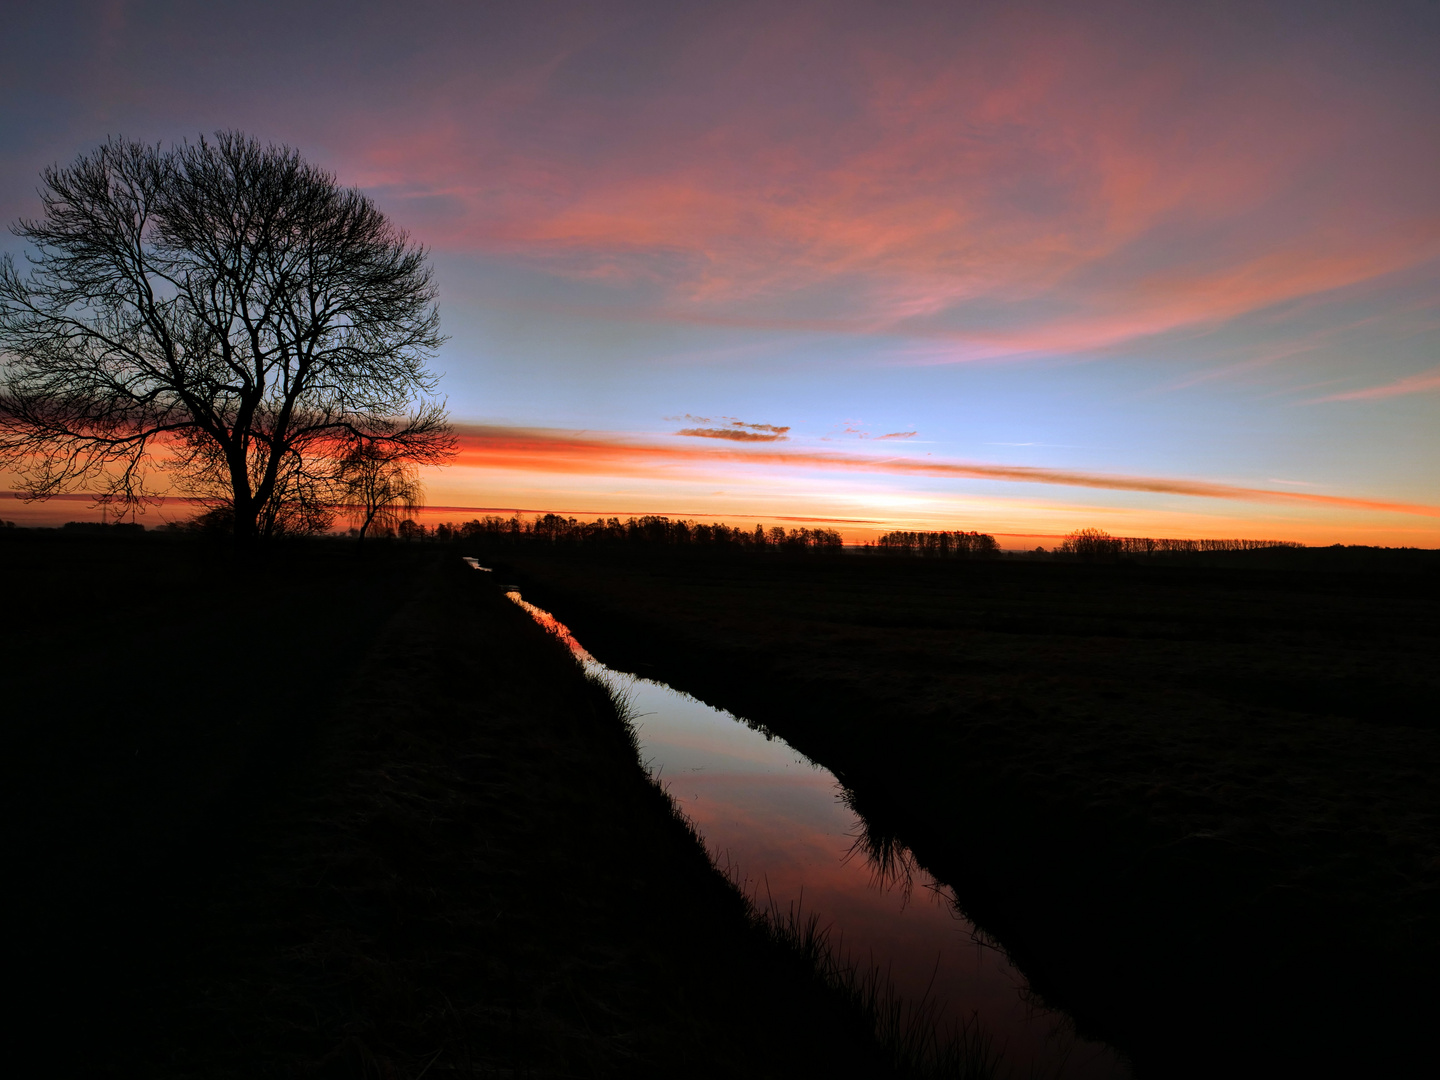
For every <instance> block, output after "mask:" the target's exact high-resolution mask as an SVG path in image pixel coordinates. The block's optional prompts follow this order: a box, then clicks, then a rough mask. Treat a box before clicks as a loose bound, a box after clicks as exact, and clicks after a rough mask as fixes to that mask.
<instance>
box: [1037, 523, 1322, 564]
mask: <svg viewBox="0 0 1440 1080" xmlns="http://www.w3.org/2000/svg"><path fill="white" fill-rule="evenodd" d="M1303 546H1304V545H1303V544H1297V543H1293V542H1291V541H1288V540H1166V539H1160V540H1155V539H1152V538H1151V537H1148V536H1111V535H1110V534H1109V533H1107V532H1106V531H1105V530H1103V529H1078V530H1076V531H1075V532H1072V533H1071V534H1070V535H1069V536H1067V537H1065V539H1064V540H1063V541H1061V542H1060V543H1059V544H1057V545H1056V547H1055V553H1056V554H1057V555H1073V556H1076V557H1078V558H1081V559H1115V558H1119V557H1120V556H1122V555H1167V554H1188V555H1194V554H1199V553H1201V552H1213V551H1259V550H1262V549H1265V548H1298V547H1303Z"/></svg>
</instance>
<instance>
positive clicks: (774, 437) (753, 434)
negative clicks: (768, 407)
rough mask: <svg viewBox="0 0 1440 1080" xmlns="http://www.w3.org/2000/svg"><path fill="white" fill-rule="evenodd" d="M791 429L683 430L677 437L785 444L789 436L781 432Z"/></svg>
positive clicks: (751, 425)
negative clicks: (686, 436) (689, 436)
mask: <svg viewBox="0 0 1440 1080" xmlns="http://www.w3.org/2000/svg"><path fill="white" fill-rule="evenodd" d="M747 426H748V427H768V425H761V424H750V425H747ZM789 430H790V429H789V428H773V429H771V430H770V431H747V430H745V429H744V428H733V427H719V428H681V429H680V430H679V431H677V432H676V433H675V434H676V435H691V436H694V437H695V438H697V439H732V440H734V441H735V442H785V441H786V439H787V436H785V435H783V434H781V432H786V431H789Z"/></svg>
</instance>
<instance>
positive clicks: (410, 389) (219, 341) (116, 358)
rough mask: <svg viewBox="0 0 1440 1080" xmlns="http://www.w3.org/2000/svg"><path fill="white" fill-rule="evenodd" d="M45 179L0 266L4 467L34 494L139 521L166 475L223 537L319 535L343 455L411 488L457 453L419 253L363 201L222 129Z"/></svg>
mask: <svg viewBox="0 0 1440 1080" xmlns="http://www.w3.org/2000/svg"><path fill="white" fill-rule="evenodd" d="M42 180H43V188H42V191H41V199H42V201H43V206H44V216H43V217H42V218H41V219H40V220H36V221H21V222H20V223H19V224H18V225H17V226H16V227H15V229H14V232H15V234H16V235H17V236H20V237H21V238H23V239H25V240H27V241H29V242H30V243H31V245H33V252H32V254H31V255H30V263H31V267H30V270H29V272H28V273H26V274H24V275H22V274H21V273H20V272H18V271H17V270H16V268H15V266H14V264H13V261H12V260H11V259H10V258H9V257H8V256H7V257H6V258H5V260H4V263H3V265H0V361H3V368H0V463H3V464H5V465H8V466H9V467H11V468H15V469H17V470H18V471H20V472H22V473H23V474H24V475H25V490H26V492H27V493H28V495H29V496H30V497H31V498H46V497H48V496H50V495H54V494H57V493H59V492H62V491H66V490H72V489H74V488H76V487H80V486H82V485H85V484H90V485H94V486H98V487H99V489H100V490H99V492H98V496H97V497H98V499H99V500H100V501H101V502H106V503H119V504H121V505H122V506H128V507H130V508H132V509H133V508H135V507H137V506H139V505H142V504H143V503H145V502H146V501H147V500H148V499H150V498H152V497H153V496H154V495H155V494H157V492H156V491H155V490H154V489H152V488H151V487H148V486H147V478H148V476H149V474H150V473H151V472H152V471H153V470H155V469H157V468H158V469H160V470H162V471H164V472H166V473H167V474H168V475H169V476H170V478H171V479H170V484H169V487H170V488H171V489H172V490H178V491H180V492H181V493H184V494H188V495H191V496H199V497H200V498H202V499H204V500H206V501H207V502H209V503H210V505H211V506H212V507H213V508H214V509H215V511H216V512H218V513H221V514H223V515H226V516H229V517H231V518H232V519H233V528H234V532H235V535H236V536H237V537H241V538H246V537H252V536H256V535H272V534H275V533H278V532H287V531H302V532H303V531H313V530H316V529H320V528H325V527H327V526H328V525H329V524H330V522H331V521H332V520H333V516H334V505H335V503H336V502H337V499H339V498H340V497H341V496H343V494H344V492H345V491H346V490H347V489H348V485H349V484H350V483H351V482H352V478H351V477H350V476H349V474H348V471H347V470H350V469H352V468H353V465H354V462H355V461H356V460H357V452H358V451H357V448H361V447H368V448H369V450H368V451H366V453H369V454H373V455H378V457H379V458H381V459H383V460H384V461H386V462H388V463H390V464H391V465H394V466H396V467H400V468H401V469H402V471H403V469H404V468H405V467H409V468H411V469H412V474H413V467H414V466H417V465H421V464H434V463H439V462H441V461H443V460H445V459H446V458H448V457H449V456H450V455H452V454H453V453H454V439H453V436H452V435H451V432H450V428H449V425H448V423H447V421H446V416H445V410H444V406H443V402H441V401H438V400H436V399H435V397H434V394H435V392H436V376H435V375H434V374H432V373H431V372H430V371H429V370H427V368H426V366H425V365H426V362H427V361H428V360H429V358H430V357H431V356H433V354H434V352H435V350H436V348H438V346H439V345H440V343H441V342H442V340H443V339H442V338H441V336H440V334H439V315H438V312H437V310H436V307H435V286H434V283H433V280H432V277H431V273H430V270H429V268H428V266H427V265H426V261H425V252H424V250H423V249H422V248H421V247H419V246H418V245H415V244H412V243H411V242H410V241H409V239H408V238H407V237H406V235H405V234H404V233H402V232H401V231H399V230H398V229H396V228H395V227H394V226H393V225H391V224H390V222H389V221H387V220H386V218H385V216H384V215H383V214H381V213H380V211H379V210H378V209H376V207H375V205H374V204H373V203H372V202H371V201H370V200H369V199H368V198H366V197H365V196H364V195H363V194H361V193H360V192H359V191H356V190H354V189H346V188H341V187H340V186H339V185H338V184H337V182H336V180H335V178H334V177H333V176H331V175H330V174H329V173H326V172H324V171H323V170H321V169H318V168H316V167H315V166H313V165H309V164H307V163H306V162H305V161H303V160H302V159H301V157H300V155H299V153H298V152H296V151H294V150H292V149H290V148H288V147H275V146H263V147H262V146H261V145H260V144H259V143H258V142H257V141H255V140H254V139H251V138H248V137H246V136H244V135H242V134H239V133H235V132H221V133H218V134H217V135H216V136H215V138H214V139H213V140H209V139H204V138H202V139H201V140H200V141H199V142H198V143H193V144H192V143H183V144H180V145H178V146H174V147H171V148H169V149H164V148H162V147H160V146H147V145H142V144H140V143H134V142H128V141H126V140H123V139H112V140H111V141H109V142H107V143H106V144H105V145H104V146H101V147H100V148H99V149H97V150H95V151H93V152H92V153H89V154H84V155H81V156H80V157H79V158H78V159H77V160H76V162H75V163H74V164H73V165H71V166H69V167H68V168H60V167H58V166H56V167H52V168H49V169H47V170H46V171H45V172H44V174H43V177H42ZM360 456H361V457H363V456H364V455H363V454H361V455H360Z"/></svg>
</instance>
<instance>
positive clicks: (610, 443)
mask: <svg viewBox="0 0 1440 1080" xmlns="http://www.w3.org/2000/svg"><path fill="white" fill-rule="evenodd" d="M455 464H457V465H468V466H472V467H481V468H501V469H509V470H522V471H531V472H540V473H563V474H575V475H616V474H625V475H655V474H656V473H657V472H658V471H660V470H663V469H664V468H665V467H666V466H667V465H678V466H687V465H691V466H695V465H700V466H703V465H736V464H743V465H751V466H755V467H757V468H788V469H824V470H847V471H852V472H867V473H883V474H889V475H896V476H938V477H951V478H954V479H970V480H996V481H1004V482H1010V483H1023V484H1051V485H1056V486H1061V487H1084V488H1100V489H1104V490H1109V491H1141V492H1152V493H1155V494H1164V495H1184V496H1190V497H1194V498H1204V499H1235V500H1242V501H1246V502H1269V503H1291V504H1293V503H1305V504H1311V505H1316V506H1329V507H1335V508H1345V509H1352V510H1376V511H1384V512H1387V513H1397V514H1419V515H1423V516H1426V517H1440V506H1429V505H1425V504H1422V503H1402V502H1391V501H1387V500H1381V499H1364V498H1354V497H1349V496H1342V495H1320V494H1314V493H1310V492H1297V491H1273V490H1270V489H1268V488H1253V487H1243V486H1239V485H1235V484H1221V483H1213V482H1210V481H1205V480H1186V479H1177V478H1170V477H1153V476H1116V475H1112V474H1107V473H1090V472H1081V471H1077V470H1069V469H1047V468H1036V467H1032V466H1024V465H986V464H976V463H967V462H955V461H925V460H920V459H915V458H899V457H884V458H881V457H869V456H866V455H862V454H847V453H843V452H836V451H808V450H791V451H781V450H739V449H738V448H737V449H728V448H722V447H713V448H712V447H709V446H705V447H701V446H697V445H680V446H672V445H663V444H659V443H649V442H640V441H632V440H626V439H621V438H613V437H607V436H603V435H590V434H586V433H570V432H560V431H548V430H537V429H532V428H502V427H466V428H462V429H461V432H460V455H459V457H458V458H457V459H456V461H455Z"/></svg>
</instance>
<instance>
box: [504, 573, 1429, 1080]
mask: <svg viewBox="0 0 1440 1080" xmlns="http://www.w3.org/2000/svg"><path fill="white" fill-rule="evenodd" d="M478 553H479V554H482V555H484V557H486V558H487V560H490V561H493V562H495V563H496V565H497V566H499V567H501V568H502V571H503V573H504V574H505V575H506V576H507V577H508V578H509V579H511V580H514V581H517V582H518V583H520V584H521V585H522V586H523V587H524V589H525V592H526V595H527V597H528V598H529V599H531V600H533V601H534V602H536V603H538V604H541V605H542V606H544V607H547V608H549V609H550V610H552V611H553V612H554V613H555V614H556V615H557V616H558V617H559V618H560V619H561V620H563V621H564V622H565V623H567V624H568V625H569V626H570V627H571V628H572V630H574V632H575V633H576V635H577V636H578V637H579V638H580V640H581V641H582V642H583V643H584V644H585V645H586V646H587V647H588V648H589V649H590V650H591V651H592V652H594V653H595V654H596V655H597V656H598V657H599V658H600V659H601V660H603V661H604V662H606V663H607V664H610V665H611V666H614V667H618V668H621V669H625V670H631V671H636V672H639V673H641V674H644V675H647V676H651V677H654V678H659V679H663V680H665V681H668V682H669V683H671V684H672V685H674V686H676V687H678V688H681V689H685V690H688V691H690V692H692V693H694V694H696V695H697V696H699V697H702V698H703V699H704V700H706V701H708V702H710V703H712V704H716V705H720V706H723V707H726V708H729V709H731V710H732V711H734V712H736V713H738V714H740V715H743V716H745V717H747V718H749V719H751V720H753V721H756V722H759V723H762V724H764V725H767V726H768V727H770V728H771V729H773V730H774V731H776V732H777V733H779V734H781V735H783V736H784V737H785V738H786V739H787V740H789V741H791V742H792V743H793V744H794V745H796V746H797V747H798V748H800V749H802V750H804V751H805V752H806V753H808V754H809V755H810V756H812V757H813V758H815V759H817V760H818V761H820V762H822V763H823V764H825V765H827V766H828V767H830V768H831V769H832V770H834V771H835V772H836V773H837V774H838V775H839V776H841V778H842V779H843V780H844V781H845V782H846V783H847V784H848V785H849V786H850V787H851V788H852V789H853V791H854V792H855V795H856V800H857V804H858V806H859V807H860V808H861V809H862V810H863V811H865V812H866V814H867V816H868V817H869V818H870V820H871V822H872V825H875V826H877V827H878V828H880V829H883V830H889V831H891V832H893V833H894V834H895V835H897V836H898V837H899V838H900V839H901V840H903V841H904V842H906V843H907V844H909V845H910V846H911V847H912V848H913V850H914V852H915V853H916V855H917V856H918V858H919V860H920V862H921V863H922V864H924V865H925V866H926V867H927V868H929V869H930V870H932V871H933V872H934V873H935V874H936V876H937V877H938V878H940V879H941V880H942V881H946V882H948V883H950V884H952V885H953V886H954V887H955V889H956V890H957V892H958V895H959V897H960V898H961V901H962V903H963V905H964V906H965V908H966V910H967V913H968V914H969V915H970V916H971V917H972V918H974V919H975V921H977V922H978V923H979V924H980V925H982V926H983V927H985V928H986V929H988V930H989V931H991V932H993V933H994V934H995V935H996V936H997V937H998V938H999V939H1000V941H1001V942H1002V943H1003V944H1004V945H1005V946H1006V947H1007V948H1008V950H1009V951H1010V952H1011V953H1012V955H1013V957H1014V958H1015V959H1016V960H1017V961H1018V962H1019V964H1020V965H1021V967H1022V968H1023V969H1024V970H1025V971H1026V972H1027V974H1028V975H1029V977H1030V978H1031V981H1032V983H1033V985H1034V986H1035V987H1036V988H1037V990H1038V991H1039V992H1040V993H1041V995H1042V996H1043V997H1045V998H1046V999H1048V1000H1049V1001H1050V1002H1052V1003H1053V1004H1056V1005H1059V1006H1062V1007H1064V1008H1066V1009H1068V1010H1070V1011H1071V1012H1072V1013H1073V1014H1074V1015H1075V1016H1076V1017H1077V1018H1078V1020H1079V1022H1080V1024H1081V1025H1082V1028H1083V1029H1084V1030H1086V1031H1088V1032H1089V1033H1091V1034H1093V1035H1096V1036H1099V1037H1101V1038H1104V1039H1107V1040H1109V1041H1111V1042H1113V1043H1114V1044H1115V1045H1117V1046H1118V1047H1120V1048H1121V1049H1122V1050H1124V1051H1126V1052H1128V1053H1129V1054H1131V1055H1133V1057H1134V1060H1135V1061H1136V1064H1137V1067H1138V1071H1139V1073H1140V1075H1142V1076H1143V1075H1157V1076H1169V1075H1210V1076H1215V1075H1237V1074H1248V1073H1266V1074H1269V1075H1303V1074H1309V1075H1328V1074H1331V1073H1334V1072H1344V1073H1346V1074H1348V1075H1375V1074H1377V1073H1378V1074H1386V1073H1388V1072H1390V1071H1392V1070H1393V1069H1395V1068H1396V1067H1397V1064H1398V1063H1399V1062H1400V1061H1407V1062H1414V1061H1424V1060H1428V1059H1431V1058H1434V1057H1436V1056H1437V1052H1436V1050H1435V1047H1434V1040H1433V1029H1434V1021H1435V1008H1436V1005H1437V1002H1440V994H1437V992H1436V972H1437V971H1440V967H1437V962H1440V892H1437V885H1440V786H1437V784H1436V782H1435V781H1436V777H1437V771H1440V770H1437V767H1440V708H1437V702H1440V662H1437V653H1440V574H1437V572H1436V571H1437V566H1436V561H1435V559H1434V557H1433V555H1432V554H1431V553H1410V555H1409V556H1407V557H1404V558H1401V557H1398V556H1397V557H1396V558H1393V559H1386V558H1379V557H1374V558H1372V557H1368V556H1366V555H1365V554H1364V553H1360V552H1356V553H1353V556H1347V553H1344V552H1339V553H1331V552H1318V553H1312V552H1297V553H1290V554H1285V553H1281V554H1280V556H1278V557H1277V556H1275V555H1274V553H1264V552H1259V553H1236V554H1235V555H1234V556H1233V557H1230V558H1228V559H1226V560H1221V561H1220V562H1221V563H1222V564H1219V565H1210V566H1199V565H1187V564H1184V563H1166V562H1162V561H1152V562H1149V563H1118V564H1113V565H1086V564H1078V563H1061V562H1046V561H1039V560H1031V561H1022V560H1000V561H985V562H973V563H972V562H963V561H956V562H933V563H932V562H928V561H920V560H904V559H883V558H880V557H878V556H861V555H844V556H839V557H833V558H825V557H814V556H812V557H808V558H790V559H787V558H785V557H783V556H777V557H771V558H766V557H763V556H761V557H753V556H752V557H733V558H726V557H720V556H715V555H705V554H703V553H689V554H687V553H684V552H677V553H675V554H673V555H668V556H667V555H663V553H660V552H657V551H654V550H651V551H645V552H642V553H630V554H627V553H625V552H623V551H621V552H613V553H610V554H605V553H603V552H602V553H598V554H597V553H585V552H583V551H566V550H565V549H555V550H553V551H550V552H543V551H539V550H537V549H535V548H531V549H528V553H526V552H524V551H521V550H519V549H496V550H492V551H490V552H489V553H486V552H483V551H482V552H478Z"/></svg>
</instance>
